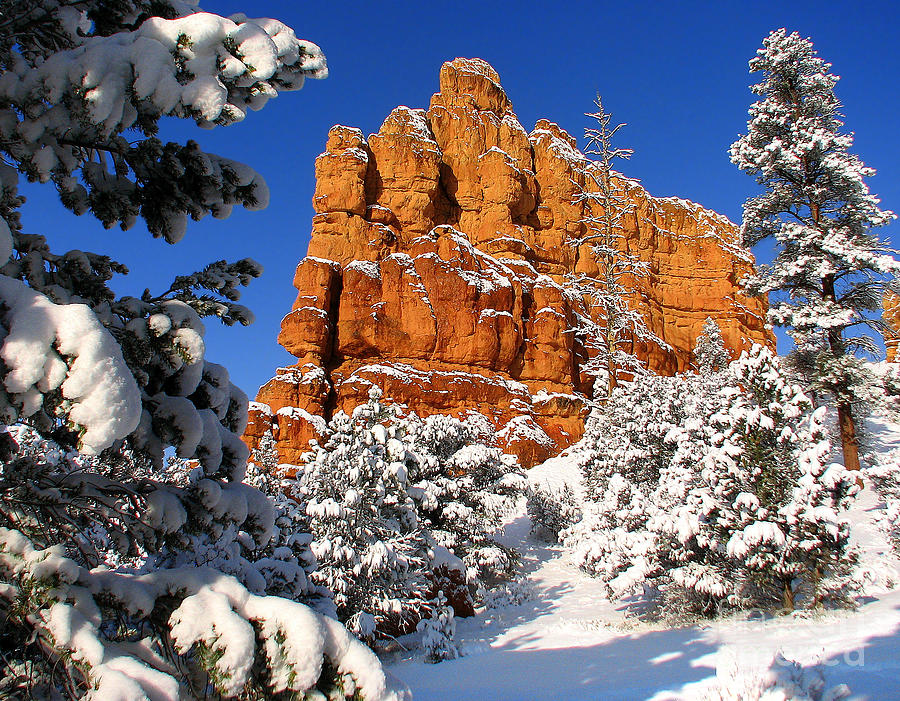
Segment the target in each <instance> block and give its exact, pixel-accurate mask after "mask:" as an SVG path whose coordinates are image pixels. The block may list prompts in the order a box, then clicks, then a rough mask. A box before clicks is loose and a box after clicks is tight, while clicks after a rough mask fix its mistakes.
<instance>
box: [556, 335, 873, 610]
mask: <svg viewBox="0 0 900 701" xmlns="http://www.w3.org/2000/svg"><path fill="white" fill-rule="evenodd" d="M823 418H824V417H823V410H818V411H812V407H811V406H810V404H809V402H808V400H807V399H806V397H805V396H804V395H803V393H802V392H801V391H800V390H799V389H798V388H797V387H796V386H792V385H790V384H789V383H787V382H786V381H785V379H784V376H783V374H782V373H781V371H780V367H779V361H778V358H777V357H776V356H774V355H773V354H772V353H771V352H770V351H768V350H766V349H764V348H762V347H760V346H754V348H753V349H751V350H750V351H747V352H744V353H743V354H742V355H741V357H740V358H739V359H738V360H737V361H735V362H734V363H732V364H731V365H730V366H729V368H728V369H727V370H726V371H724V372H721V373H713V374H709V375H699V376H694V375H681V376H676V377H674V378H648V379H647V380H646V381H643V380H642V381H637V382H634V383H632V384H631V385H629V386H625V387H622V388H619V389H618V390H617V392H616V393H614V394H613V396H612V397H611V399H610V401H609V403H608V404H607V405H606V407H605V408H604V412H603V414H602V415H601V416H598V417H597V419H596V420H595V422H594V423H593V424H592V425H591V426H590V427H589V431H588V441H587V442H588V444H589V449H588V450H589V451H590V452H589V458H588V459H587V460H586V461H585V463H584V482H585V486H586V490H587V495H588V497H589V499H590V502H589V503H588V505H587V506H586V508H585V513H584V518H583V519H582V521H581V522H580V523H578V524H576V525H575V526H573V527H572V528H570V529H568V531H566V532H564V534H563V540H564V542H565V543H566V544H567V545H568V546H569V547H571V548H572V549H574V551H575V553H576V557H577V558H578V560H579V561H580V563H581V565H582V567H583V568H584V569H586V570H587V571H589V572H591V573H593V574H595V575H597V576H598V577H600V578H602V579H603V580H604V581H605V582H606V583H607V584H608V586H609V590H610V593H611V594H614V595H621V594H624V593H627V592H630V591H632V590H635V589H636V588H642V587H644V586H646V585H651V586H653V587H656V588H658V589H659V590H660V591H661V594H662V601H663V603H664V605H665V606H666V607H667V608H669V609H677V608H682V609H684V610H685V611H686V612H694V613H696V612H700V613H705V614H710V613H715V612H716V611H717V610H718V609H719V608H720V607H722V606H736V607H751V606H752V607H764V608H769V609H772V608H776V609H781V608H784V609H792V608H794V607H795V606H804V607H808V606H816V605H819V604H821V603H822V602H823V600H825V599H832V600H842V598H843V597H844V596H845V594H846V591H845V587H846V586H848V585H849V582H848V579H847V573H848V571H849V568H850V566H851V565H852V562H853V559H854V555H853V553H852V552H851V550H850V547H849V525H848V523H847V521H846V519H845V518H844V517H843V516H842V511H843V510H844V509H845V508H846V506H847V502H848V499H847V497H848V496H849V495H850V494H851V493H853V491H854V490H855V489H856V486H855V481H854V480H853V479H852V478H851V477H850V476H849V473H848V472H847V471H846V470H845V469H844V468H843V467H842V466H841V465H838V464H828V463H826V458H827V456H828V454H829V452H830V444H829V442H828V440H827V436H826V432H825V429H824V426H823Z"/></svg>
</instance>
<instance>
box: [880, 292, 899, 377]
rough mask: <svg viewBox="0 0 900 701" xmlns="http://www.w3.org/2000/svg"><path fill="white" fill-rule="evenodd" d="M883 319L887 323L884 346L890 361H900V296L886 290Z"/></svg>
mask: <svg viewBox="0 0 900 701" xmlns="http://www.w3.org/2000/svg"><path fill="white" fill-rule="evenodd" d="M882 307H883V311H882V319H883V321H884V323H885V329H884V347H885V350H886V351H887V361H888V362H889V363H896V362H900V358H898V355H897V348H898V347H900V297H898V296H897V295H896V294H894V293H893V292H886V293H885V295H884V298H883V299H882Z"/></svg>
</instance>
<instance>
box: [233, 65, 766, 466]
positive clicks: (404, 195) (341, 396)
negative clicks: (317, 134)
mask: <svg viewBox="0 0 900 701" xmlns="http://www.w3.org/2000/svg"><path fill="white" fill-rule="evenodd" d="M440 87H441V90H440V92H438V93H437V94H435V95H434V96H433V97H432V99H431V106H430V107H429V109H428V110H427V111H425V110H421V109H419V110H415V109H410V108H408V107H398V108H397V109H395V110H394V111H393V112H391V114H389V115H388V117H387V119H385V121H384V124H382V126H381V129H380V130H379V131H378V133H377V134H373V135H371V136H370V137H369V138H368V139H364V138H363V134H362V132H361V131H359V130H358V129H351V128H349V127H343V126H336V127H334V128H333V129H332V130H331V132H330V133H329V137H328V143H327V145H326V150H325V153H323V154H322V155H321V156H319V157H318V159H317V160H316V178H317V184H316V191H315V195H314V198H313V203H314V207H315V211H316V213H317V214H316V215H315V217H314V218H313V227H312V237H311V241H310V244H309V251H308V255H307V257H306V258H304V259H303V260H302V261H301V262H300V265H299V266H298V268H297V274H296V276H295V278H294V284H295V286H296V287H297V291H298V295H297V301H296V303H295V304H294V308H293V310H292V311H291V312H290V313H289V314H288V315H287V316H286V317H285V318H284V321H283V322H282V329H281V334H280V335H279V337H278V340H279V342H280V343H281V344H282V345H283V346H284V347H285V348H286V349H287V350H288V351H289V352H290V353H292V354H293V355H295V356H296V357H297V359H298V362H297V365H296V366H295V367H293V368H285V369H280V370H278V373H277V375H276V376H275V377H274V378H273V379H272V380H271V381H269V382H268V383H267V384H266V385H265V386H263V387H262V388H261V389H260V392H259V396H258V398H257V400H258V402H260V404H259V405H255V407H254V411H253V412H252V414H253V418H252V422H251V428H250V429H248V433H247V439H248V441H249V442H250V443H251V444H253V443H254V441H255V440H257V439H258V437H259V436H260V435H262V434H263V433H264V432H265V431H266V430H268V428H269V427H272V428H273V429H274V431H275V438H276V442H277V446H278V450H279V453H280V456H281V458H282V460H284V461H285V462H296V460H297V459H298V458H299V455H300V454H302V452H304V451H305V450H306V447H307V441H308V440H309V439H310V438H312V437H315V436H316V435H318V431H319V430H321V426H322V421H321V419H320V418H319V417H321V416H328V415H330V414H331V413H333V412H335V411H338V410H345V411H349V410H352V408H353V407H354V406H356V405H357V404H359V403H360V402H362V401H364V400H365V398H366V395H367V392H368V389H369V388H370V387H371V386H372V385H377V386H379V387H381V388H382V390H383V392H384V396H385V397H386V398H389V399H391V400H393V401H395V402H399V403H402V404H405V405H407V406H408V407H409V409H410V410H413V411H416V412H418V413H420V414H430V413H436V412H441V413H452V414H455V415H460V416H463V415H465V414H466V413H467V412H470V411H474V412H478V413H480V414H483V415H485V416H487V417H488V418H490V419H491V421H492V422H493V423H494V425H495V426H496V428H497V430H498V440H499V441H500V442H501V444H502V445H503V446H504V448H505V449H506V450H507V451H508V452H511V453H514V454H516V455H518V456H519V458H520V460H521V462H522V463H523V464H525V465H526V466H531V465H533V464H535V463H536V462H538V461H541V460H543V459H545V458H546V457H548V456H550V455H552V454H555V453H557V452H559V451H560V450H561V449H562V448H564V447H566V446H568V445H570V444H571V443H572V442H574V441H575V440H577V439H578V438H579V437H580V435H581V433H582V431H583V419H584V416H585V411H586V409H585V394H586V393H587V392H589V391H590V387H591V385H592V381H593V378H591V377H588V376H587V375H586V374H585V373H583V372H582V367H583V365H584V363H585V361H586V360H587V358H586V351H585V349H584V348H583V346H582V344H581V343H580V341H579V340H578V339H577V338H576V337H575V334H574V333H572V329H573V327H574V325H575V318H576V314H577V313H579V312H580V313H584V312H585V311H587V312H588V313H590V310H585V308H584V304H585V302H584V300H583V299H580V298H578V297H576V296H573V295H572V294H571V292H570V290H569V288H568V287H567V284H566V277H567V275H571V274H573V273H579V274H586V275H589V276H590V275H592V274H596V273H597V265H596V261H595V259H594V258H593V256H592V253H591V250H590V248H589V246H586V245H585V246H581V247H580V248H579V247H577V246H575V245H574V244H573V239H575V238H577V237H578V235H579V233H580V232H581V231H582V228H583V225H582V224H581V223H580V222H581V220H582V219H583V218H584V211H583V208H582V206H581V205H578V204H574V203H573V201H574V199H575V195H576V193H577V192H578V188H579V187H582V186H583V185H584V182H585V176H584V168H585V166H586V164H587V163H588V161H587V160H586V159H585V157H584V156H583V155H582V154H581V153H580V152H579V151H578V149H577V147H576V143H575V140H574V139H573V138H572V137H571V136H569V135H568V134H567V133H566V132H565V131H563V130H562V129H561V128H560V127H558V126H557V125H556V124H553V123H552V122H548V121H546V120H540V121H538V123H537V125H536V127H535V129H534V130H533V131H532V132H531V133H530V134H528V133H527V132H526V131H525V129H523V128H522V126H521V124H519V121H518V119H517V118H516V116H515V114H514V113H513V111H512V106H511V104H510V101H509V99H508V98H507V96H506V94H505V93H504V91H503V89H502V88H501V87H500V80H499V76H498V75H497V73H496V72H495V71H494V70H493V69H492V68H491V67H490V66H489V65H488V64H486V63H485V62H484V61H481V60H478V59H471V60H469V59H456V60H455V61H451V62H449V63H445V64H444V66H443V67H442V68H441V73H440ZM620 181H621V183H622V185H623V186H624V187H625V188H626V190H627V193H628V196H629V197H630V198H631V200H632V201H633V203H634V205H635V208H634V214H633V216H631V217H629V220H628V224H627V228H626V231H625V232H624V233H625V236H624V238H623V241H624V246H625V247H626V248H627V250H628V251H630V252H631V253H632V254H634V255H636V256H638V257H640V258H641V259H642V260H644V261H647V262H648V264H649V270H650V274H649V276H647V277H646V278H643V279H640V280H638V281H637V282H636V285H635V293H634V299H633V303H634V304H635V305H636V306H637V307H638V308H640V309H641V310H642V311H643V313H644V315H645V318H646V320H647V323H648V325H649V326H650V328H651V329H652V330H653V331H654V332H655V333H656V334H657V335H658V336H659V337H660V338H661V339H663V340H664V341H665V342H666V343H668V344H669V346H670V348H669V349H663V348H659V347H655V346H654V347H643V348H639V349H638V350H639V352H640V353H641V354H642V356H643V357H644V358H645V359H646V361H647V362H648V364H649V366H650V367H651V368H652V369H653V370H655V371H657V372H661V373H673V372H675V371H678V370H683V369H685V368H686V367H688V364H689V362H690V350H691V347H692V346H693V344H694V341H695V339H696V337H697V335H698V334H699V333H700V330H701V327H702V325H703V322H704V320H705V319H706V317H707V316H710V315H711V316H713V317H714V318H715V319H716V320H717V321H718V323H719V325H720V327H721V329H722V333H723V336H724V338H725V340H726V343H727V344H728V346H729V347H730V348H731V349H732V351H738V350H739V349H741V348H742V347H744V346H746V345H748V343H750V342H752V341H762V342H765V343H770V344H771V343H773V338H772V336H771V334H770V333H769V332H768V331H766V330H765V328H764V324H763V321H762V320H763V318H764V315H765V314H764V312H765V305H764V302H762V301H761V300H759V299H755V298H747V297H745V296H743V295H742V294H741V293H740V291H739V289H738V285H737V283H738V281H739V280H740V279H741V277H742V276H743V275H744V274H745V273H746V272H747V271H748V270H749V269H750V266H751V265H752V258H751V257H750V255H749V254H748V253H747V252H746V251H745V250H743V249H741V248H740V247H739V246H738V245H737V243H736V240H737V239H736V229H735V227H734V225H733V224H731V222H729V221H728V220H727V219H726V218H725V217H722V216H720V215H718V214H715V213H714V212H711V211H709V210H707V209H704V208H703V207H700V206H699V205H696V204H693V203H691V202H687V201H684V200H680V199H675V198H663V199H660V198H655V197H651V196H650V195H649V194H647V192H646V191H645V190H644V189H643V188H642V187H640V185H638V184H637V183H635V182H633V181H628V180H627V179H625V178H620ZM263 405H267V407H266V406H263Z"/></svg>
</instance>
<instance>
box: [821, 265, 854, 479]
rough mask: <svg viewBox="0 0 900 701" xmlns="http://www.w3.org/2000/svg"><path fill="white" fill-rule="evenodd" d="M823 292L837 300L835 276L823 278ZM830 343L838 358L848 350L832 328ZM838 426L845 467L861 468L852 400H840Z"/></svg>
mask: <svg viewBox="0 0 900 701" xmlns="http://www.w3.org/2000/svg"><path fill="white" fill-rule="evenodd" d="M822 292H823V293H824V297H825V299H828V300H830V301H832V302H833V301H835V299H836V295H835V290H834V276H832V275H826V276H825V278H824V279H823V280H822ZM828 345H829V346H830V347H831V353H832V354H833V355H834V356H835V357H836V358H837V357H840V356H842V355H844V354H845V353H846V352H847V349H846V346H845V345H844V339H843V338H842V336H841V332H840V331H837V330H835V329H831V330H830V331H829V332H828ZM837 411H838V428H839V429H840V433H841V450H842V452H843V454H844V467H846V468H847V469H848V470H859V441H858V440H857V438H856V423H855V422H854V421H853V407H852V405H851V404H850V402H839V403H838V405H837Z"/></svg>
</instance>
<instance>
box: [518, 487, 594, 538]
mask: <svg viewBox="0 0 900 701" xmlns="http://www.w3.org/2000/svg"><path fill="white" fill-rule="evenodd" d="M526 510H527V513H528V518H530V519H531V532H532V533H533V534H535V536H537V537H538V538H543V539H546V540H549V541H551V542H553V543H555V542H558V541H559V534H560V532H561V531H563V530H565V529H567V528H570V527H572V526H574V525H575V524H576V523H577V522H578V521H579V520H581V509H579V508H578V504H577V502H576V501H575V492H574V491H573V490H572V488H571V487H570V486H569V485H568V484H564V485H563V486H562V487H560V488H558V489H557V488H552V487H544V486H541V485H537V486H534V487H530V488H529V490H528V501H527V503H526Z"/></svg>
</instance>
